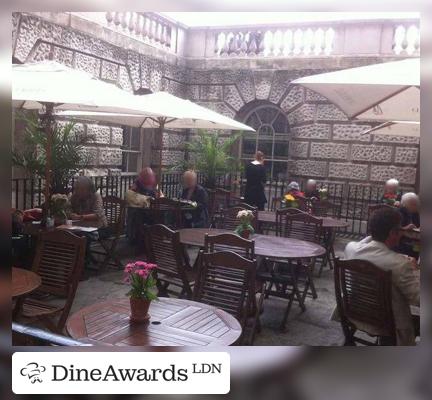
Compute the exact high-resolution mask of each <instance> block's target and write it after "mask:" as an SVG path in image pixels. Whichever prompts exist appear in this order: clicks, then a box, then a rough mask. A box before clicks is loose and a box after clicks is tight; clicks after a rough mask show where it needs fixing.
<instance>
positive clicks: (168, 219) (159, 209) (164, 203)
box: [150, 197, 182, 229]
mask: <svg viewBox="0 0 432 400" xmlns="http://www.w3.org/2000/svg"><path fill="white" fill-rule="evenodd" d="M150 215H151V219H152V221H153V223H154V224H161V225H165V226H168V227H169V228H171V229H181V227H182V210H181V203H180V202H179V201H177V200H173V199H168V198H167V197H160V198H158V199H152V200H151V201H150Z"/></svg>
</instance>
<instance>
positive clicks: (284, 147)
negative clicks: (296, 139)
mask: <svg viewBox="0 0 432 400" xmlns="http://www.w3.org/2000/svg"><path fill="white" fill-rule="evenodd" d="M274 157H275V158H286V157H288V143H284V142H282V143H281V142H275V145H274Z"/></svg>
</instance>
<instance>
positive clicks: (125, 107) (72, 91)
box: [12, 61, 159, 199]
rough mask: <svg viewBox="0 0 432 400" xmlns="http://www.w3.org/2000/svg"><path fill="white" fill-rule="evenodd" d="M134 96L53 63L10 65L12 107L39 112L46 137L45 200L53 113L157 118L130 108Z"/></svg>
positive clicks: (49, 182) (154, 115) (50, 155)
mask: <svg viewBox="0 0 432 400" xmlns="http://www.w3.org/2000/svg"><path fill="white" fill-rule="evenodd" d="M133 98H134V96H133V95H132V94H130V93H128V92H126V91H124V90H121V89H120V88H118V87H116V86H115V85H112V84H109V83H106V82H103V81H100V80H98V79H95V78H93V77H92V76H91V75H90V74H87V73H85V72H82V71H78V70H74V69H72V68H68V67H66V66H64V65H62V64H59V63H56V62H53V61H43V62H40V63H32V64H21V65H13V67H12V105H13V107H15V108H18V109H27V110H40V111H42V115H41V119H42V125H43V127H44V130H45V132H46V134H47V148H46V158H47V161H46V171H45V181H46V183H45V198H46V199H49V198H50V194H51V193H50V190H51V176H52V171H51V159H52V154H51V152H52V149H51V148H52V124H53V112H54V111H56V110H82V111H94V110H98V111H101V112H125V113H130V112H138V113H140V114H144V115H146V116H152V117H156V116H159V114H154V113H151V112H150V111H145V110H143V109H142V108H139V109H136V108H132V106H133V104H135V102H134V101H133Z"/></svg>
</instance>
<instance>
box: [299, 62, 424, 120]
mask: <svg viewBox="0 0 432 400" xmlns="http://www.w3.org/2000/svg"><path fill="white" fill-rule="evenodd" d="M292 83H295V84H299V85H302V86H304V87H307V88H308V89H311V90H313V91H314V92H317V93H319V94H321V95H322V96H324V97H326V98H327V99H329V100H330V101H331V102H332V103H334V104H336V105H337V106H338V107H339V108H340V109H341V110H342V111H343V112H344V113H345V114H347V115H348V117H350V118H358V119H369V120H383V121H391V120H397V121H420V59H419V58H411V59H406V60H402V61H392V62H387V63H382V64H373V65H367V66H364V67H358V68H349V69H344V70H340V71H334V72H328V73H325V74H318V75H311V76H307V77H304V78H299V79H296V80H294V81H293V82H292Z"/></svg>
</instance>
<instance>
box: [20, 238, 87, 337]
mask: <svg viewBox="0 0 432 400" xmlns="http://www.w3.org/2000/svg"><path fill="white" fill-rule="evenodd" d="M85 251H86V238H85V237H79V236H76V235H74V234H73V233H71V232H68V231H65V230H55V231H51V232H45V233H41V234H40V236H39V240H38V244H37V249H36V255H35V258H34V262H33V268H32V270H33V271H34V272H36V273H37V274H38V275H39V276H40V277H41V279H42V285H41V286H40V287H39V288H38V294H42V295H43V296H50V297H51V296H52V297H54V298H55V299H57V298H61V299H65V301H64V302H62V304H61V305H57V304H55V305H54V304H53V303H52V302H51V301H49V300H51V298H50V297H47V298H46V299H44V300H37V299H35V298H32V297H27V298H26V299H25V300H24V301H23V303H22V315H23V316H24V317H26V318H30V319H34V320H38V321H41V322H42V323H43V324H44V325H45V326H46V327H47V328H48V329H50V330H51V331H53V332H56V333H62V331H63V328H64V326H65V323H66V320H67V318H68V316H69V312H70V309H71V307H72V303H73V301H74V298H75V293H76V289H77V287H78V282H79V279H80V276H81V273H82V270H83V267H84V258H85ZM39 297H40V296H39ZM55 317H58V320H57V321H54V318H55Z"/></svg>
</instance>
